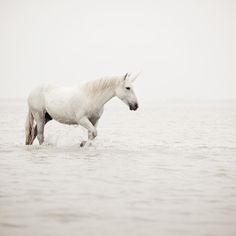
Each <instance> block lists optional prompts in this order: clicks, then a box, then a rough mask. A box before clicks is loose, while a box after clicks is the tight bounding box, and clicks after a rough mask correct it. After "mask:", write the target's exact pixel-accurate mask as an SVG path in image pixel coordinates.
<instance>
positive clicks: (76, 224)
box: [0, 100, 236, 236]
mask: <svg viewBox="0 0 236 236" xmlns="http://www.w3.org/2000/svg"><path fill="white" fill-rule="evenodd" d="M25 116H26V105H25V103H24V102H22V101H7V100H5V101H1V102H0V126H1V132H0V235H1V236H5V235H24V236H27V235H30V236H32V235H40V236H41V235H83V236H84V235H85V236H86V235H89V236H91V235H104V236H110V235H129V236H133V235H145V236H146V235H161V236H166V235H168V236H169V235H181V236H185V235H186V236H189V235H191V236H192V235H196V236H200V235H206V236H207V235H209V236H210V235H212V236H213V235H214V236H215V235H219V236H221V235H223V236H228V235H232V236H234V235H236V103H233V102H230V103H227V102H214V103H205V102H201V103H168V102H167V103H166V102H165V103H164V102H159V103H152V104H150V103H141V104H140V109H139V110H138V111H137V112H129V110H128V108H127V107H126V106H125V105H123V104H121V103H120V102H117V103H111V104H108V106H106V108H105V113H104V115H103V117H102V120H101V122H100V124H99V127H98V137H97V140H96V141H95V142H94V144H93V145H92V146H90V147H85V148H80V147H79V143H80V141H81V140H82V138H83V137H85V136H86V133H85V131H84V130H83V129H81V128H75V127H72V126H66V125H61V124H58V123H56V122H51V123H49V124H48V125H47V127H46V143H47V144H46V145H43V146H39V145H38V143H37V142H35V144H34V145H33V146H31V147H26V146H24V145H23V142H24V129H23V126H24V122H25Z"/></svg>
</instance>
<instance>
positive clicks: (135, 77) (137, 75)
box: [131, 71, 141, 83]
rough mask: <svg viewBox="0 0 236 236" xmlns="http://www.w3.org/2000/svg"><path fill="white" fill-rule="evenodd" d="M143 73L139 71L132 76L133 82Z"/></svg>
mask: <svg viewBox="0 0 236 236" xmlns="http://www.w3.org/2000/svg"><path fill="white" fill-rule="evenodd" d="M140 74H141V71H139V72H138V73H137V74H136V75H135V76H134V77H133V78H131V82H132V83H133V82H134V81H135V80H136V79H137V78H138V77H139V75H140Z"/></svg>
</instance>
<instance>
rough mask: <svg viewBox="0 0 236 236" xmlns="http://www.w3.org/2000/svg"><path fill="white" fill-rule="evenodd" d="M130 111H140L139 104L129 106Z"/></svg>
mask: <svg viewBox="0 0 236 236" xmlns="http://www.w3.org/2000/svg"><path fill="white" fill-rule="evenodd" d="M129 109H130V110H131V111H132V110H133V111H136V110H137V109H138V103H135V104H130V105H129Z"/></svg>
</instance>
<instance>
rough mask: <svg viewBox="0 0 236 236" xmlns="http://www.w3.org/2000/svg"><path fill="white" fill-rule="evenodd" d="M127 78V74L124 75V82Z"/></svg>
mask: <svg viewBox="0 0 236 236" xmlns="http://www.w3.org/2000/svg"><path fill="white" fill-rule="evenodd" d="M128 76H129V73H126V74H125V76H124V81H125V80H126V79H127V78H128Z"/></svg>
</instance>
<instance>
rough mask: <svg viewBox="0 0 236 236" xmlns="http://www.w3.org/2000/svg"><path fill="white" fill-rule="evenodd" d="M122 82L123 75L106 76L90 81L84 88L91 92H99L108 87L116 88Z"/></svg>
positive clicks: (92, 93)
mask: <svg viewBox="0 0 236 236" xmlns="http://www.w3.org/2000/svg"><path fill="white" fill-rule="evenodd" d="M120 83H121V77H117V76H116V77H104V78H101V79H97V80H93V81H89V82H87V83H86V84H85V85H84V88H85V89H86V90H87V91H88V92H89V93H90V94H91V95H94V94H99V93H102V92H104V91H105V90H107V89H115V88H116V87H117V86H118V85H119V84H120Z"/></svg>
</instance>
